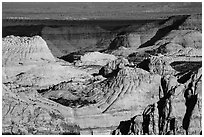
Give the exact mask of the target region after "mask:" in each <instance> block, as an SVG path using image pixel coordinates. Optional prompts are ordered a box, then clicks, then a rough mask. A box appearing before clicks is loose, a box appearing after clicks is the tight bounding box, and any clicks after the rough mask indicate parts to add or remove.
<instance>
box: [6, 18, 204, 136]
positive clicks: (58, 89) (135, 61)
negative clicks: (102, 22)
mask: <svg viewBox="0 0 204 137" xmlns="http://www.w3.org/2000/svg"><path fill="white" fill-rule="evenodd" d="M198 18H199V16H195V17H194V16H175V17H171V18H169V19H168V20H166V21H164V22H163V23H161V22H160V23H158V22H155V23H149V24H146V25H143V26H141V27H139V28H137V27H134V26H133V27H131V26H129V27H127V28H122V29H121V30H120V31H119V32H120V33H119V34H118V36H116V37H115V39H113V41H112V43H111V44H110V45H109V48H108V49H107V50H106V51H104V52H105V53H101V52H89V53H85V54H84V55H80V58H79V59H77V60H73V62H71V63H69V65H63V62H60V63H59V60H60V59H59V60H58V61H57V62H56V61H55V58H54V57H53V55H52V53H51V52H50V50H49V48H48V46H47V45H46V43H45V41H43V39H42V38H40V37H39V36H35V37H31V38H29V37H14V36H9V37H6V38H4V39H3V48H2V49H3V76H4V80H3V119H2V121H3V133H4V134H79V132H80V134H110V133H111V134H161V133H160V130H161V129H159V128H158V126H159V125H160V122H159V119H160V117H161V113H160V111H161V110H160V109H159V108H160V107H159V105H161V103H160V102H162V99H161V98H162V97H161V89H165V88H164V85H162V82H163V80H167V83H169V84H168V85H166V86H167V87H168V88H171V87H175V85H176V87H175V88H174V90H170V91H171V92H172V91H175V92H174V93H171V94H170V93H169V94H170V95H169V96H168V97H166V96H165V93H163V98H164V99H165V97H166V98H167V99H168V100H170V101H171V105H172V110H173V111H172V113H171V115H172V116H173V119H171V120H173V123H174V124H171V125H174V126H173V127H174V129H172V126H171V127H170V129H169V128H166V129H165V130H166V131H165V133H162V134H186V133H188V134H200V131H201V129H202V126H201V118H202V113H201V107H202V104H201V98H202V94H201V93H202V79H201V77H202V51H201V49H202V44H201V43H202V39H201V38H202V33H201V30H200V26H199V23H196V22H197V21H199V19H198ZM191 23H192V24H195V26H194V27H193V26H192V25H191ZM197 25H198V26H197ZM187 28H188V29H187ZM195 28H196V29H195ZM48 30H49V31H51V30H52V29H50V28H48ZM66 31H68V30H66ZM57 32H58V31H57ZM60 32H61V30H60ZM51 33H53V32H51ZM65 33H68V32H65ZM37 39H38V40H39V41H38V40H37ZM14 49H15V50H14ZM29 49H30V50H29ZM108 53H109V54H108ZM110 53H111V54H110ZM44 54H45V56H44ZM95 66H98V67H97V68H94V67H95ZM87 69H93V70H94V71H89V70H87ZM167 76H168V77H167ZM166 77H167V78H166ZM171 78H172V79H173V82H172V81H171ZM171 82H172V83H171ZM190 85H193V86H192V87H191V86H190ZM162 86H163V87H162ZM189 88H192V89H190V90H193V91H194V92H195V93H193V94H190V93H189V92H188V91H189ZM167 95H168V94H167ZM191 102H192V103H191ZM17 108H18V109H17ZM19 108H20V109H19ZM25 118H26V119H25ZM171 118H172V117H171ZM168 120H169V119H168ZM120 121H121V122H120ZM167 125H168V124H167Z"/></svg>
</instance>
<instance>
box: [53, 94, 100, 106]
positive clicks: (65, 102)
mask: <svg viewBox="0 0 204 137" xmlns="http://www.w3.org/2000/svg"><path fill="white" fill-rule="evenodd" d="M49 99H50V100H52V101H54V102H57V103H59V104H61V105H63V106H67V107H71V108H76V107H78V108H80V107H83V106H88V105H90V104H95V103H96V101H95V100H94V101H88V100H83V99H81V98H78V99H77V100H67V99H64V98H62V97H60V98H57V99H53V98H49Z"/></svg>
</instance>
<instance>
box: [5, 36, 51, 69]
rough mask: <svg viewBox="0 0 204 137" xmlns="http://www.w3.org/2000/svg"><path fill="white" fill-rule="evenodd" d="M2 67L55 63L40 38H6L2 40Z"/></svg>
mask: <svg viewBox="0 0 204 137" xmlns="http://www.w3.org/2000/svg"><path fill="white" fill-rule="evenodd" d="M2 56H3V57H2V58H3V60H2V64H3V66H6V67H8V66H21V65H28V64H29V65H30V64H36V63H39V62H41V63H43V62H49V61H55V58H54V56H53V55H52V53H51V52H50V50H49V48H48V46H47V44H46V42H45V41H44V40H43V39H42V38H41V37H40V36H34V37H18V36H17V37H16V36H7V37H5V38H3V40H2Z"/></svg>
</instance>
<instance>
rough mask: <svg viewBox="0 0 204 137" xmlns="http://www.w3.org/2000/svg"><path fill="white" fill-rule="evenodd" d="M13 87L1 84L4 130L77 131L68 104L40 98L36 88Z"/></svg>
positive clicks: (54, 132)
mask: <svg viewBox="0 0 204 137" xmlns="http://www.w3.org/2000/svg"><path fill="white" fill-rule="evenodd" d="M13 90H15V89H9V88H8V87H6V86H5V85H3V93H2V96H3V99H2V101H3V102H2V112H3V113H2V122H3V123H2V133H3V134H15V135H16V134H20V135H21V134H79V127H78V126H77V125H76V124H75V122H74V112H73V110H72V109H71V108H65V107H64V106H62V105H60V104H56V103H55V102H52V101H50V100H48V99H45V98H42V97H41V96H40V95H39V94H38V93H37V92H36V91H32V90H30V91H29V90H28V91H22V92H18V93H13V92H14V91H13Z"/></svg>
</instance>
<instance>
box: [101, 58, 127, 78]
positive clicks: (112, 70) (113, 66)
mask: <svg viewBox="0 0 204 137" xmlns="http://www.w3.org/2000/svg"><path fill="white" fill-rule="evenodd" d="M127 65H129V62H128V60H127V59H125V58H118V59H116V60H113V61H111V62H109V63H107V64H106V65H105V66H103V67H102V68H101V69H100V70H99V74H100V75H102V76H104V77H113V76H114V75H116V74H117V73H118V71H119V70H120V69H122V68H124V67H125V66H127Z"/></svg>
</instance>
